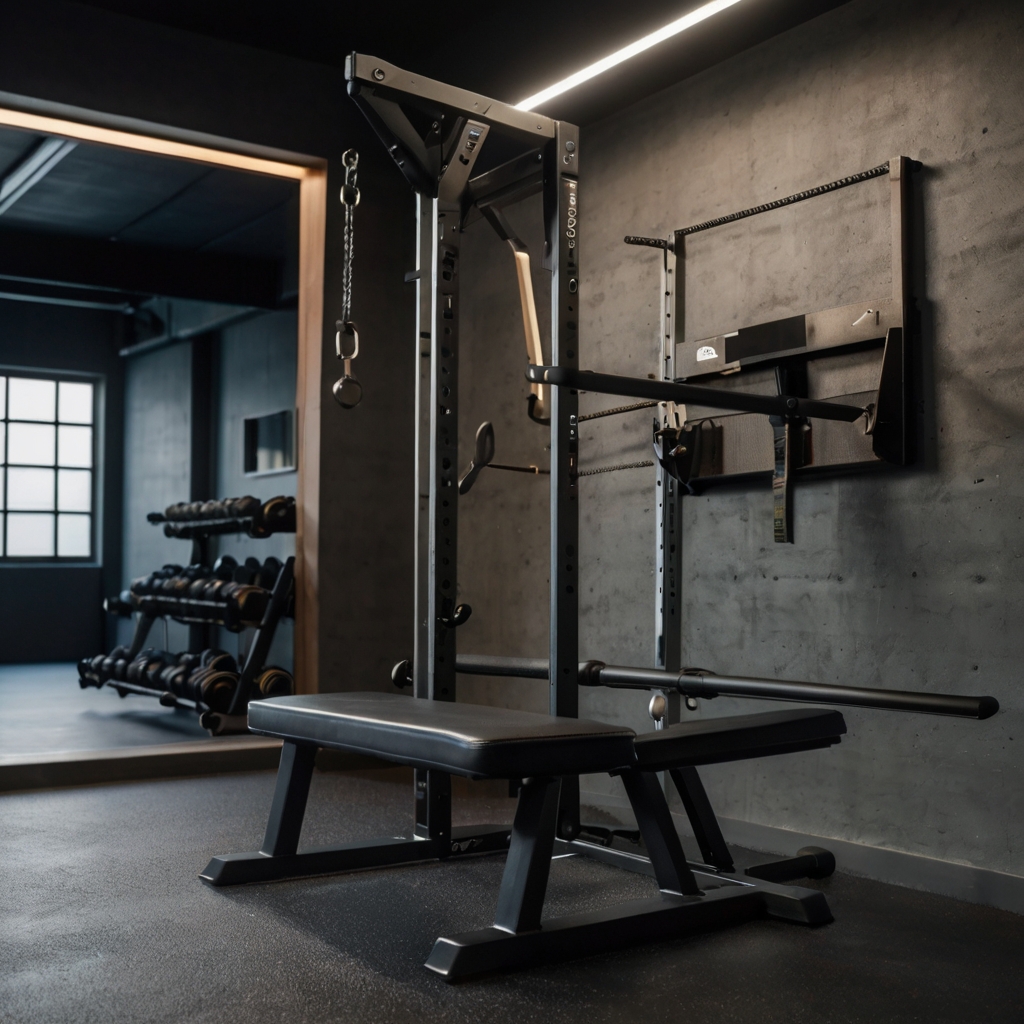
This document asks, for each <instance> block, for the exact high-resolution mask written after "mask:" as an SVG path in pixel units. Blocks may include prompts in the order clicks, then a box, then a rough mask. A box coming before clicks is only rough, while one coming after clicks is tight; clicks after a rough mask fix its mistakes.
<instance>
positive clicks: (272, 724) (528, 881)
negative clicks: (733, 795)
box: [200, 693, 846, 980]
mask: <svg viewBox="0 0 1024 1024" xmlns="http://www.w3.org/2000/svg"><path fill="white" fill-rule="evenodd" d="M249 727H250V729H251V730H252V731H254V732H257V733H262V734H264V735H268V736H276V737H280V738H281V739H282V740H284V746H283V748H282V752H281V767H280V770H279V772H278V778H277V788H276V790H275V793H274V799H273V804H272V806H271V811H270V819H269V822H268V824H267V831H266V836H265V838H264V841H263V846H262V848H261V849H260V850H259V852H257V853H246V854H228V855H226V856H222V857H214V858H213V860H211V861H210V863H209V864H208V865H207V867H206V868H205V869H204V871H203V872H202V874H201V875H200V877H201V878H202V879H204V880H205V881H207V882H209V883H210V884H211V885H215V886H221V885H234V884H239V883H243V882H262V881H271V880H274V879H281V878H294V877H300V876H307V875H316V874H327V873H333V872H339V871H351V870H356V869H360V868H374V867H384V866H389V865H394V864H400V863H414V862H417V861H427V860H434V859H444V858H446V857H449V856H459V855H465V854H480V853H493V852H500V851H504V850H506V849H507V850H508V857H507V861H506V864H505V871H504V874H503V876H502V881H501V888H500V891H499V893H498V906H497V912H496V914H495V920H494V924H493V925H492V926H491V927H490V928H483V929H480V930H478V931H473V932H466V933H464V934H461V935H456V936H454V937H452V938H439V939H438V940H437V941H436V943H435V945H434V949H433V951H432V952H431V954H430V957H429V958H428V960H427V962H426V966H427V967H428V968H430V969H431V970H433V971H435V972H436V973H438V974H440V975H442V976H443V977H444V978H446V979H447V980H455V979H458V978H463V977H466V976H469V975H472V974H478V973H481V972H485V971H492V970H505V969H511V968H519V967H525V966H528V965H530V964H535V963H547V962H552V961H555V960H561V959H569V958H573V957H579V956H586V955H589V954H593V953H597V952H602V951H606V950H611V949H616V948H621V947H624V946H631V945H636V944H638V943H641V942H649V941H654V940H657V939H666V938H672V937H675V936H677V935H680V934H683V933H685V932H688V931H692V930H695V929H700V928H707V927H713V926H716V925H722V924H731V923H737V922H739V921H742V920H748V919H750V918H754V917H760V916H765V915H768V916H772V917H778V918H783V919H786V920H790V921H796V922H801V923H804V924H811V925H813V924H823V923H826V922H828V921H831V920H832V915H831V913H830V911H829V908H828V904H827V903H826V901H825V897H824V895H823V894H822V893H821V892H818V891H816V890H813V889H803V888H795V887H791V886H785V885H779V884H776V883H774V882H770V881H764V880H760V879H757V880H755V879H752V878H740V877H738V876H735V875H731V874H729V872H730V871H731V870H732V860H731V858H730V857H729V854H728V851H727V850H726V848H725V843H724V840H722V838H721V833H720V831H719V830H718V824H717V821H716V820H715V818H714V812H713V811H712V810H711V807H710V804H709V803H708V801H707V796H706V794H704V790H703V787H702V786H701V785H700V780H699V778H698V777H697V775H696V768H695V765H699V764H710V763H716V762H722V761H731V760H740V759H743V758H747V757H761V756H764V755H766V754H773V753H784V752H789V751H794V750H807V749H814V748H817V747H824V746H829V745H831V744H832V743H837V742H839V738H840V736H841V735H842V734H843V733H844V732H845V731H846V726H845V723H844V722H843V717H842V715H841V714H839V713H838V712H835V711H810V710H798V711H780V712H769V713H767V714H759V715H745V716H741V717H737V718H720V719H712V720H707V719H704V720H700V721H695V722H691V723H685V724H683V725H678V726H674V727H672V728H669V729H665V730H661V731H659V732H655V733H651V734H646V735H643V736H637V735H636V734H635V733H634V732H633V730H631V729H628V728H621V727H618V726H612V725H605V724H603V723H600V722H592V721H587V720H585V719H574V718H555V717H550V716H547V715H538V714H532V713H530V712H525V711H512V710H508V709H505V708H492V707H481V706H477V705H469V704H455V703H449V702H444V701H431V700H416V699H412V698H409V697H404V696H400V695H398V694H386V693H336V694H320V695H314V696H298V697H278V698H272V699H270V700H265V701H259V702H258V703H254V704H252V705H250V708H249ZM319 747H333V748H336V749H340V750H346V751H351V752H355V753H362V754H371V755H373V756H376V757H380V758H384V759H386V760H389V761H394V762H396V763H398V764H405V765H411V766H413V767H415V768H425V769H428V770H435V771H439V772H444V773H448V774H453V775H462V776H465V777H467V778H473V779H521V780H524V781H523V783H522V786H521V789H520V793H519V803H518V806H517V808H516V814H515V821H514V823H513V825H512V828H511V830H509V829H508V827H507V826H476V827H473V828H469V829H462V830H453V829H451V827H450V822H449V823H448V826H447V829H446V828H445V827H444V826H443V825H442V826H441V827H439V828H436V829H435V830H434V835H433V836H428V837H422V838H421V837H415V838H412V839H383V840H373V841H370V842H360V843H350V844H346V845H344V846H336V847H330V848H324V849H314V850H307V851H303V852H302V853H299V852H298V839H299V832H300V829H301V827H302V818H303V815H304V812H305V807H306V798H307V795H308V792H309V784H310V780H311V777H312V772H313V763H314V758H315V756H316V751H317V749H318V748H319ZM659 771H669V772H671V774H672V778H673V780H674V781H675V783H676V785H677V786H679V788H680V793H681V795H682V796H683V800H684V805H685V806H686V809H687V813H688V814H689V816H690V819H691V822H694V821H696V824H695V826H694V827H695V832H696V834H697V838H698V843H699V844H700V845H701V847H702V854H703V856H704V859H705V861H706V862H707V864H709V865H711V866H712V868H714V869H717V870H712V869H709V868H708V867H707V866H702V865H694V866H693V867H692V868H691V865H690V864H688V863H687V860H686V857H685V855H684V853H683V848H682V845H681V843H680V840H679V836H678V834H677V832H676V830H675V826H674V824H673V822H672V816H671V813H670V811H669V808H668V804H667V803H666V800H665V796H664V793H663V791H662V789H661V785H660V780H659V778H658V776H657V774H656V773H657V772H659ZM603 772H608V773H610V774H613V775H618V776H619V777H621V779H622V781H623V783H624V785H625V789H626V793H627V795H628V797H629V801H630V804H631V806H632V808H633V812H634V814H635V815H636V820H637V824H638V825H639V828H640V833H641V835H642V837H643V841H644V845H645V847H646V852H647V854H648V857H649V861H648V860H647V858H637V859H638V860H639V859H642V860H643V863H644V864H645V865H647V869H646V870H647V872H648V873H651V874H653V875H654V877H655V879H656V881H657V885H658V890H659V893H658V895H656V896H653V897H651V898H649V899H642V900H633V901H630V902H627V903H623V904H619V905H618V906H614V907H610V908H606V909H603V910H598V911H594V912H590V913H586V914H579V915H574V916H570V917H563V918H557V919H554V920H546V921H544V922H543V923H542V922H541V912H542V908H543V904H544V895H545V890H546V887H547V880H548V873H549V870H550V865H551V857H552V852H553V850H554V846H555V825H556V817H557V807H558V794H559V785H558V782H559V778H560V777H561V776H576V775H582V774H595V773H603ZM691 808H692V809H691ZM559 846H560V847H563V846H567V847H569V848H570V849H573V848H591V847H592V844H588V843H581V842H580V841H579V840H573V841H571V842H568V843H561V842H560V843H559ZM592 848H593V849H595V850H599V849H600V847H592ZM723 851H724V853H723ZM581 852H582V849H581ZM606 852H608V853H610V852H611V851H606ZM805 859H806V858H805ZM780 863H786V862H780ZM798 874H799V872H798ZM803 874H804V875H807V874H808V872H803ZM790 877H793V876H792V875H790ZM698 878H700V884H698Z"/></svg>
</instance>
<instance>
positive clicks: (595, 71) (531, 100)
mask: <svg viewBox="0 0 1024 1024" xmlns="http://www.w3.org/2000/svg"><path fill="white" fill-rule="evenodd" d="M739 2H740V0H711V2H710V3H706V4H704V6H703V7H698V8H697V9H696V10H695V11H690V13H689V14H684V15H683V17H681V18H677V19H676V20H675V21H673V22H670V23H669V24H668V25H666V26H665V27H664V28H659V29H658V30H657V31H656V32H652V33H651V34H650V35H646V36H644V37H643V39H638V40H637V41H636V42H635V43H630V44H629V46H624V47H623V48H622V49H621V50H616V51H615V52H614V53H612V54H609V55H608V56H607V57H605V58H603V59H602V60H599V61H597V62H596V63H594V64H590V65H589V66H588V67H585V68H583V70H582V71H577V72H576V73H575V74H574V75H570V76H569V77H568V78H563V79H562V81H560V82H556V83H555V84H554V85H549V86H548V87H547V88H546V89H542V90H541V91H540V92H538V93H535V94H534V95H533V96H528V97H527V98H526V99H525V100H523V101H522V102H521V103H517V104H516V110H534V109H535V108H536V107H538V106H540V105H541V104H542V103H546V102H547V101H548V100H550V99H552V98H553V97H555V96H561V94H562V93H563V92H568V91H569V90H570V89H575V88H576V86H577V85H582V84H583V83H584V82H589V81H590V79H591V78H596V77H597V76H598V75H600V74H603V73H604V72H605V71H607V70H608V69H609V68H613V67H615V65H616V64H621V63H622V62H623V61H626V60H629V58H630V57H635V56H636V55H637V54H638V53H643V52H644V50H649V49H650V48H651V47H652V46H657V45H658V43H663V42H664V41H665V40H666V39H671V38H672V37H673V36H677V35H679V33H680V32H685V31H686V30H687V29H688V28H693V26H694V25H697V24H699V23H700V22H702V21H705V20H707V19H708V18H710V17H712V16H713V15H715V14H718V13H719V11H724V10H725V9H726V8H727V7H732V6H733V4H738V3H739Z"/></svg>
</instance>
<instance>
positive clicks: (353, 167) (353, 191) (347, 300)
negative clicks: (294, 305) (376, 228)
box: [341, 149, 359, 323]
mask: <svg viewBox="0 0 1024 1024" xmlns="http://www.w3.org/2000/svg"><path fill="white" fill-rule="evenodd" d="M341 161H342V163H343V164H344V165H345V184H344V185H342V187H341V203H342V205H343V206H344V207H345V244H344V255H343V268H342V276H341V320H342V322H343V323H348V322H349V321H350V320H351V319H352V260H353V258H354V256H355V231H354V222H355V209H356V207H357V206H358V205H359V189H358V188H357V187H356V180H357V171H358V168H359V154H358V153H357V152H356V151H355V150H354V149H347V150H345V152H344V154H343V155H342V157H341Z"/></svg>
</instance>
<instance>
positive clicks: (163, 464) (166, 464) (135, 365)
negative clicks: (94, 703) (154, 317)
mask: <svg viewBox="0 0 1024 1024" xmlns="http://www.w3.org/2000/svg"><path fill="white" fill-rule="evenodd" d="M191 374H192V349H191V346H190V345H189V344H188V343H184V344H179V345H171V346H170V347H168V348H162V349H159V350H157V351H156V352H150V353H147V354H146V355H141V356H135V357H133V358H132V359H130V360H129V361H128V366H127V373H126V382H125V431H124V436H125V451H124V586H127V585H128V583H129V582H130V581H131V580H132V579H134V578H135V577H137V576H145V575H146V574H147V573H149V572H152V571H153V570H154V569H157V568H159V567H160V566H161V565H164V564H166V563H171V564H174V565H188V563H189V561H190V556H191V553H192V545H191V544H190V543H189V542H188V541H184V540H178V539H177V538H173V537H165V536H164V532H163V528H162V527H160V526H154V525H153V524H152V523H148V522H146V514H147V513H148V512H162V511H163V510H164V509H165V508H166V507H167V506H168V505H170V504H172V503H174V502H177V501H187V500H188V496H189V455H190V446H191V433H190V432H191V401H190V398H191ZM127 625H128V624H127V623H124V624H123V625H122V627H121V629H122V636H124V637H125V638H127V636H129V635H130V631H129V630H128V628H127ZM168 640H169V644H170V646H169V647H168V648H167V649H168V650H171V651H183V650H186V649H187V647H188V628H187V627H186V626H183V625H181V624H180V623H177V622H171V623H170V624H169V626H168ZM123 642H124V641H123ZM150 642H151V643H152V645H153V646H160V647H162V646H163V642H164V638H163V632H162V629H161V627H160V626H159V624H158V625H157V627H156V628H155V629H154V631H153V633H152V634H151V638H150Z"/></svg>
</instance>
